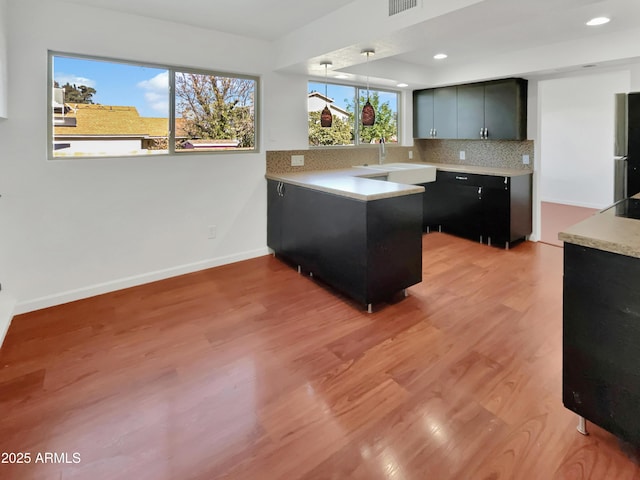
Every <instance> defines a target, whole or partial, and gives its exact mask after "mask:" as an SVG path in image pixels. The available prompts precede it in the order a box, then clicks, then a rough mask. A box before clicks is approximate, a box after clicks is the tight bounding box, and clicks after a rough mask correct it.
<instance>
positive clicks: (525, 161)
mask: <svg viewBox="0 0 640 480" xmlns="http://www.w3.org/2000/svg"><path fill="white" fill-rule="evenodd" d="M522 164H523V165H529V155H522Z"/></svg>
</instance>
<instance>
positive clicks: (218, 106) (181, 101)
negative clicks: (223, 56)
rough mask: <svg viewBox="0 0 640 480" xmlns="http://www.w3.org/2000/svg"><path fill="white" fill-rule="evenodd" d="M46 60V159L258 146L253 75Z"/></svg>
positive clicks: (95, 60) (96, 61) (246, 149)
mask: <svg viewBox="0 0 640 480" xmlns="http://www.w3.org/2000/svg"><path fill="white" fill-rule="evenodd" d="M49 58H50V79H51V80H50V102H49V104H50V105H51V111H50V112H51V114H50V117H49V118H50V119H51V121H50V128H49V130H50V135H49V138H50V141H49V157H50V158H65V157H102V156H110V157H113V156H140V155H154V154H155V155H157V154H169V153H180V154H189V153H191V152H207V153H215V152H252V151H256V150H257V128H256V122H257V115H256V99H257V92H258V79H257V78H255V77H246V76H240V75H229V74H220V73H217V72H208V71H201V70H188V69H181V68H172V67H166V66H158V65H141V64H134V63H130V62H125V61H113V60H105V59H98V58H88V57H78V56H69V55H64V54H54V53H50V54H49ZM172 92H174V93H173V94H172Z"/></svg>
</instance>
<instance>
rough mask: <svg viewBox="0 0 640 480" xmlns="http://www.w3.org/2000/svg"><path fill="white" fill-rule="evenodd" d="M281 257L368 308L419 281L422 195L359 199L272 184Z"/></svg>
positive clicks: (270, 232)
mask: <svg viewBox="0 0 640 480" xmlns="http://www.w3.org/2000/svg"><path fill="white" fill-rule="evenodd" d="M267 190H268V194H267V200H268V206H267V217H268V218H267V244H268V245H269V247H270V248H272V249H273V250H274V251H275V254H276V256H278V257H280V258H282V259H283V260H286V261H287V262H288V263H291V264H293V265H294V266H299V267H300V268H301V269H302V270H303V271H304V272H308V273H312V274H313V276H314V277H317V278H319V279H320V280H322V281H324V282H325V283H327V284H329V285H331V286H332V287H333V288H335V289H336V290H339V291H341V292H342V293H345V294H346V295H348V296H350V297H352V298H353V299H355V300H356V301H358V302H360V303H362V304H364V305H367V304H371V303H377V302H380V301H384V300H387V299H389V298H391V297H392V296H394V295H395V294H397V293H398V292H400V291H402V290H403V289H405V288H407V287H410V286H411V285H415V284H416V283H419V282H421V281H422V194H419V193H418V194H411V195H404V196H399V197H392V198H385V199H380V200H372V201H362V200H357V199H353V198H349V197H344V196H340V195H334V194H331V193H326V192H321V191H318V190H312V189H308V188H304V187H300V186H296V185H291V184H286V183H281V182H276V181H273V180H268V185H267Z"/></svg>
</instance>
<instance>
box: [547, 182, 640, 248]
mask: <svg viewBox="0 0 640 480" xmlns="http://www.w3.org/2000/svg"><path fill="white" fill-rule="evenodd" d="M632 198H635V199H640V194H638V195H635V196H634V197H632ZM558 239H559V240H562V241H564V242H567V243H573V244H575V245H581V246H583V247H590V248H595V249H598V250H604V251H605V252H611V253H618V254H620V255H626V256H628V257H636V258H640V220H636V219H633V218H626V217H618V216H616V206H615V205H614V206H612V207H609V208H607V209H605V210H603V211H601V212H599V213H597V214H595V215H593V216H591V217H589V218H587V219H586V220H583V221H582V222H580V223H577V224H575V225H573V226H571V227H569V228H567V229H566V230H565V231H564V232H560V233H559V234H558Z"/></svg>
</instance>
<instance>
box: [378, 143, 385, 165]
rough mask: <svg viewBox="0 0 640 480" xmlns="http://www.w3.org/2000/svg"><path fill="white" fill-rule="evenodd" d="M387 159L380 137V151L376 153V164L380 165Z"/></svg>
mask: <svg viewBox="0 0 640 480" xmlns="http://www.w3.org/2000/svg"><path fill="white" fill-rule="evenodd" d="M386 158H387V152H386V150H385V148H384V137H380V149H379V151H378V163H379V164H380V165H382V164H383V163H384V161H385V159H386Z"/></svg>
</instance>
